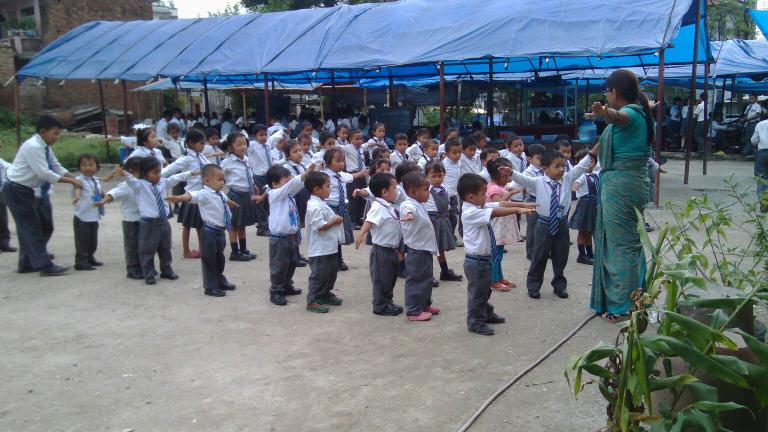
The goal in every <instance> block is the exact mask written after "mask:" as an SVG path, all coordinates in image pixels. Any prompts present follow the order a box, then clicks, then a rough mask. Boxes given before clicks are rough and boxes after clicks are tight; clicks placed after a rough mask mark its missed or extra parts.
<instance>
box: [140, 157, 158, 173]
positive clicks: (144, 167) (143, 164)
mask: <svg viewBox="0 0 768 432" xmlns="http://www.w3.org/2000/svg"><path fill="white" fill-rule="evenodd" d="M162 167H163V165H162V164H161V163H160V161H159V160H157V158H155V157H145V158H141V161H139V176H141V177H146V176H147V173H149V172H150V171H152V170H155V169H158V168H162Z"/></svg>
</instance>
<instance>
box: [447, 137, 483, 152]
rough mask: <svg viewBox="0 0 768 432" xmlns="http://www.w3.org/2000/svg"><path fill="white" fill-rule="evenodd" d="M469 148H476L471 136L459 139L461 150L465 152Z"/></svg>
mask: <svg viewBox="0 0 768 432" xmlns="http://www.w3.org/2000/svg"><path fill="white" fill-rule="evenodd" d="M470 147H477V142H476V141H475V138H474V137H473V136H472V135H468V136H465V137H464V138H462V139H461V149H462V150H466V149H468V148H470ZM446 151H448V148H447V147H446Z"/></svg>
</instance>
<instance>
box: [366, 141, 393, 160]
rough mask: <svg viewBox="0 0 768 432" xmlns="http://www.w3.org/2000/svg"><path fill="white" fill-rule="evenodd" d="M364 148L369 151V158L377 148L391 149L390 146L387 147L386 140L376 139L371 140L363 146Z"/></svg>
mask: <svg viewBox="0 0 768 432" xmlns="http://www.w3.org/2000/svg"><path fill="white" fill-rule="evenodd" d="M363 146H364V147H365V150H366V151H368V156H373V151H374V150H376V149H377V148H385V149H389V146H387V141H386V140H385V139H384V138H376V137H373V138H371V139H369V140H368V141H367V142H366V143H365V144H363Z"/></svg>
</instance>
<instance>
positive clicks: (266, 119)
mask: <svg viewBox="0 0 768 432" xmlns="http://www.w3.org/2000/svg"><path fill="white" fill-rule="evenodd" d="M320 103H321V104H322V103H323V101H322V100H321V101H320ZM269 120H270V119H269V74H264V124H265V125H266V126H270V124H269Z"/></svg>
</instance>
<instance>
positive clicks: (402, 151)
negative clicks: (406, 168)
mask: <svg viewBox="0 0 768 432" xmlns="http://www.w3.org/2000/svg"><path fill="white" fill-rule="evenodd" d="M407 151H408V135H406V134H404V133H399V134H397V135H395V151H393V152H392V153H391V154H390V155H389V161H390V162H391V164H392V174H394V173H395V170H396V169H397V167H398V165H400V164H402V163H405V162H408V153H407Z"/></svg>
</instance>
